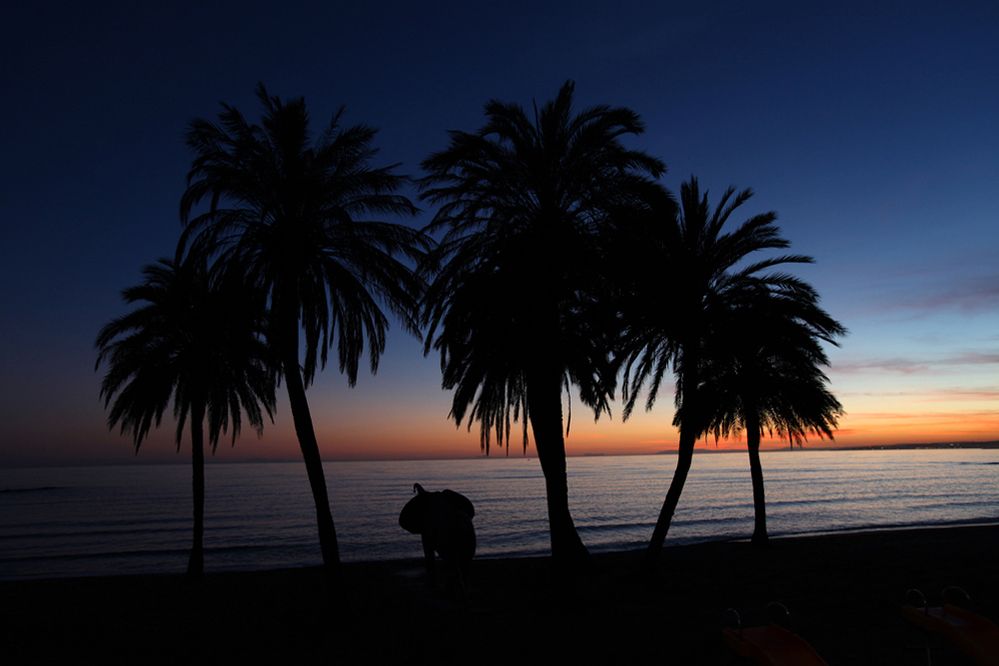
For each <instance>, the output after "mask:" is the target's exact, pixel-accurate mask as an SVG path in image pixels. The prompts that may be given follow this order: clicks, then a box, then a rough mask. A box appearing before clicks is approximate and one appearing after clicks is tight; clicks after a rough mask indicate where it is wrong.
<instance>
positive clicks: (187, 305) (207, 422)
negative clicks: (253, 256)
mask: <svg viewBox="0 0 999 666" xmlns="http://www.w3.org/2000/svg"><path fill="white" fill-rule="evenodd" d="M143 276H144V279H143V282H142V283H141V284H139V285H137V286H134V287H130V288H128V289H126V290H125V291H124V292H123V294H122V295H123V298H124V299H125V302H126V303H128V304H129V305H134V306H136V307H135V309H133V310H132V311H131V312H129V313H127V314H125V315H123V316H121V317H119V318H117V319H115V320H113V321H111V322H110V323H109V324H107V325H106V326H105V327H104V328H103V329H101V331H100V334H99V335H98V336H97V366H98V367H100V366H101V364H105V365H106V367H107V371H106V374H105V375H104V380H103V382H102V383H101V397H102V398H103V399H104V401H105V407H108V408H110V411H109V413H108V427H109V428H112V429H113V428H115V427H116V426H117V427H120V430H121V432H122V434H125V433H130V434H131V435H132V441H133V443H134V445H135V449H136V451H138V449H139V447H140V445H141V444H142V442H143V440H144V439H145V438H146V436H147V435H148V434H149V431H150V429H151V428H153V427H154V426H159V424H160V422H161V420H162V418H163V413H164V412H165V411H166V409H167V407H168V406H169V405H170V403H171V401H172V402H173V414H174V418H176V420H177V448H178V450H179V449H180V444H181V438H182V436H183V432H184V428H185V425H186V424H187V423H188V420H189V421H190V430H191V456H192V465H193V488H194V545H193V547H192V548H191V557H190V560H189V563H188V568H187V572H188V574H189V575H190V576H192V577H198V576H200V575H201V573H202V571H203V569H204V564H203V562H204V554H203V551H204V505H205V469H204V439H205V436H204V435H205V429H206V428H207V430H208V441H209V444H210V445H211V447H212V452H213V453H214V451H215V448H216V447H217V446H218V442H219V439H220V438H221V436H222V435H223V434H224V433H226V432H227V431H228V432H231V434H232V441H233V443H235V441H236V437H237V435H238V434H239V431H240V426H241V424H242V416H241V415H242V414H243V413H245V414H246V418H247V420H248V421H249V423H250V425H251V426H253V427H254V428H255V429H256V431H257V433H258V435H259V434H260V433H261V432H262V429H263V416H264V414H266V415H267V416H268V417H272V416H273V412H274V376H273V372H272V371H271V369H270V354H269V351H268V350H267V347H266V346H265V344H264V342H263V339H262V336H261V333H262V320H263V318H262V308H261V307H260V301H259V299H258V300H256V301H255V300H254V299H252V298H251V297H250V295H249V294H247V292H246V291H245V290H243V289H241V288H240V287H239V286H238V285H234V284H232V283H226V282H224V281H221V280H213V279H212V278H211V277H210V276H209V274H208V271H207V270H206V268H205V265H204V263H203V262H200V261H198V260H197V259H191V258H188V259H185V260H183V261H181V262H179V263H178V262H175V261H172V260H166V259H164V260H160V261H159V262H158V263H156V264H152V265H149V266H147V267H146V268H145V269H144V270H143Z"/></svg>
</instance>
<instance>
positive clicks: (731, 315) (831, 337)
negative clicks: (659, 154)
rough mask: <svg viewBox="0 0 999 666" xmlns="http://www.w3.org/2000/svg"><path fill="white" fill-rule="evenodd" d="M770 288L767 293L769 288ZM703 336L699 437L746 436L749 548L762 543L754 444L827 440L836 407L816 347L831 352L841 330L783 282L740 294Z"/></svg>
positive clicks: (805, 288) (809, 294)
mask: <svg viewBox="0 0 999 666" xmlns="http://www.w3.org/2000/svg"><path fill="white" fill-rule="evenodd" d="M771 286H773V288H769V287H771ZM739 300H740V302H739V303H737V304H735V305H734V306H733V307H732V308H731V309H730V310H729V311H728V312H725V313H723V321H722V322H720V325H718V326H717V327H716V328H715V329H714V330H713V331H712V333H711V335H710V336H709V340H708V342H707V344H706V348H707V349H706V352H705V354H704V363H703V367H702V370H701V377H702V381H703V383H702V385H701V396H702V401H703V404H704V405H705V410H706V412H707V414H708V416H707V422H706V430H707V431H709V432H713V433H714V436H715V438H716V441H717V439H718V438H720V437H728V436H730V435H733V434H736V433H738V432H739V431H741V430H743V429H744V430H745V432H746V444H747V448H748V449H749V466H750V473H751V476H752V480H753V507H754V512H755V526H754V529H753V539H752V541H753V543H754V544H757V545H765V544H766V543H767V540H768V537H767V515H766V501H765V495H764V488H763V467H762V466H761V464H760V439H761V434H762V432H763V431H764V430H766V431H768V432H769V433H771V435H772V434H777V435H779V436H781V437H786V438H787V439H788V440H789V441H790V442H791V445H792V446H794V444H795V443H797V444H798V445H799V446H800V445H801V443H802V441H803V440H804V439H805V438H807V436H808V434H810V433H811V434H815V435H816V436H818V437H819V438H823V437H828V438H830V439H832V438H833V430H834V429H835V428H836V424H837V420H838V417H839V416H840V415H841V414H842V413H843V407H842V405H840V403H839V401H838V400H837V399H836V398H835V396H833V395H832V393H831V392H830V391H829V389H828V387H827V384H828V381H829V380H828V378H827V377H826V375H825V374H824V373H823V372H822V370H821V367H822V366H826V365H828V364H829V359H828V357H827V356H826V353H825V350H824V349H823V347H822V345H821V342H826V343H829V344H833V345H835V344H837V343H836V340H835V338H836V337H837V336H840V335H844V334H845V333H846V329H844V328H843V326H842V325H841V324H840V323H839V322H837V321H836V320H834V319H833V318H832V317H830V316H829V314H828V313H826V312H825V310H823V309H822V308H820V307H819V305H818V300H819V299H818V294H817V293H816V292H815V291H814V290H813V289H812V288H811V287H810V286H809V285H807V284H805V283H803V282H801V281H799V280H796V279H794V278H791V277H788V278H787V280H786V281H784V282H783V283H780V284H777V285H767V284H761V285H756V286H755V288H751V289H749V290H747V293H745V294H743V295H742V296H741V297H740V299H739Z"/></svg>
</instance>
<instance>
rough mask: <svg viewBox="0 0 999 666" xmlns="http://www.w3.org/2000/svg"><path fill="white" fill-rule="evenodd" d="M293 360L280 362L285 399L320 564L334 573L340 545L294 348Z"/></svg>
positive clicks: (338, 566) (337, 569)
mask: <svg viewBox="0 0 999 666" xmlns="http://www.w3.org/2000/svg"><path fill="white" fill-rule="evenodd" d="M296 346H297V345H296ZM294 359H295V360H294V362H292V361H291V360H290V359H286V360H285V362H284V363H283V364H282V367H283V370H284V381H285V384H286V385H287V386H288V402H289V403H290V404H291V413H292V416H293V418H294V420H295V434H296V435H297V436H298V445H299V448H301V450H302V459H303V460H304V461H305V471H306V472H307V473H308V475H309V486H311V488H312V498H313V500H314V501H315V504H316V526H317V527H318V529H319V547H320V549H321V550H322V553H323V565H324V566H325V567H326V568H327V569H328V570H330V571H331V572H337V571H339V568H340V547H339V545H338V544H337V539H336V527H335V526H334V525H333V513H332V512H331V511H330V499H329V493H328V491H327V490H326V475H325V474H324V472H323V460H322V457H321V456H320V455H319V442H318V441H317V440H316V431H315V429H314V428H313V427H312V414H311V412H310V411H309V402H308V400H307V399H306V396H305V384H304V383H303V382H302V371H301V369H300V368H299V366H298V354H297V350H296V354H295V357H294Z"/></svg>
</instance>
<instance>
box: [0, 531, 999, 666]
mask: <svg viewBox="0 0 999 666" xmlns="http://www.w3.org/2000/svg"><path fill="white" fill-rule="evenodd" d="M418 549H419V543H418V542H417V541H414V543H413V550H414V552H418ZM639 563H640V557H639V554H638V553H613V554H608V555H598V556H595V557H594V558H593V561H592V563H591V565H590V566H589V567H588V570H587V571H585V572H583V573H581V574H579V575H577V576H575V577H574V579H573V580H572V581H571V584H569V585H568V586H563V585H562V584H560V582H559V580H557V579H555V578H553V576H552V572H551V569H550V563H549V562H548V561H547V560H545V559H516V560H479V561H476V562H474V563H473V565H472V569H471V574H470V578H469V581H468V582H469V593H468V598H467V602H464V601H462V600H460V596H459V595H457V594H454V593H452V592H450V591H449V590H448V586H447V585H446V584H441V585H439V586H438V587H437V588H435V589H433V588H431V587H430V586H429V584H428V583H427V581H426V579H425V577H424V575H423V570H422V566H421V563H420V562H419V561H417V560H412V561H406V562H383V563H367V564H348V565H346V566H345V567H344V577H343V578H344V583H343V589H342V592H341V593H340V594H338V595H336V596H335V597H333V600H332V601H327V597H326V596H325V595H324V584H323V577H322V574H321V572H320V571H319V570H317V569H298V570H287V571H268V572H256V573H234V574H214V575H209V576H208V577H207V578H206V579H205V581H204V583H203V584H202V585H201V586H193V585H191V584H189V583H187V582H185V580H184V578H183V577H182V576H141V577H132V576H129V577H124V576H123V577H115V578H92V579H77V580H53V581H27V582H7V583H2V584H0V613H2V615H0V622H2V624H0V626H2V629H0V637H2V642H0V645H2V651H0V663H5V664H14V663H33V662H48V661H50V660H55V662H56V663H132V664H148V663H178V664H180V663H192V662H203V663H230V662H236V661H253V662H259V661H263V662H265V663H267V662H269V663H279V664H283V663H337V664H347V663H375V662H379V663H434V664H442V663H463V664H479V663H504V664H519V663H525V662H527V663H535V662H538V661H549V660H555V661H556V663H558V662H561V661H562V658H563V657H565V658H568V659H569V660H572V661H575V662H577V663H622V664H625V663H627V664H656V665H660V664H738V663H743V662H740V661H738V660H736V659H734V658H733V656H732V655H731V654H730V652H729V651H728V650H727V648H726V647H725V645H724V643H723V641H722V639H721V633H720V629H721V627H722V617H723V613H724V611H725V609H726V608H729V607H735V608H738V609H741V610H743V611H749V612H748V613H744V615H748V616H749V619H750V620H752V617H753V613H752V609H760V608H762V607H763V606H764V605H765V604H766V603H767V602H769V601H772V600H779V601H781V602H783V603H784V604H785V605H787V606H788V607H789V608H790V609H791V612H792V616H791V618H790V626H791V627H792V628H793V629H794V630H795V631H796V632H797V633H799V634H800V635H802V636H804V637H806V638H807V639H808V640H809V641H810V642H811V643H812V644H813V645H814V647H815V648H816V650H817V651H818V652H819V653H820V654H821V655H823V656H824V657H825V658H826V660H827V661H828V662H829V663H830V664H900V665H904V664H925V663H926V657H925V651H924V649H923V646H924V641H923V637H922V636H921V634H920V633H919V632H918V631H916V630H914V629H912V628H910V627H909V626H907V625H906V624H905V622H904V621H903V620H902V618H901V616H900V614H899V607H900V605H901V603H902V601H903V599H904V595H905V591H906V590H907V589H908V588H910V587H919V588H922V589H923V591H924V592H926V593H927V595H928V596H929V597H930V599H931V601H932V600H934V599H935V598H937V597H938V595H939V593H940V590H941V589H942V588H943V587H944V586H947V585H959V586H961V587H963V588H964V589H966V590H967V591H968V592H969V593H970V594H971V596H972V599H973V602H974V605H975V607H976V609H977V610H978V611H979V612H980V613H982V614H983V615H985V616H986V617H989V618H991V619H992V620H993V621H996V620H999V574H997V567H999V527H996V526H982V527H955V528H947V529H919V530H904V531H885V532H870V533H862V534H841V535H834V536H821V537H807V538H794V539H780V540H776V541H774V542H773V543H772V545H771V546H770V547H769V548H767V549H765V550H758V549H755V548H753V547H752V546H751V545H750V544H749V543H745V542H738V543H735V542H724V543H721V542H718V543H707V544H698V545H693V546H683V547H672V548H667V549H666V552H665V554H664V556H663V558H662V562H661V564H660V566H659V568H658V570H657V571H656V573H655V575H654V576H651V577H649V576H647V575H643V574H642V573H641V572H640V569H639ZM208 564H209V566H210V565H211V562H210V560H209V562H208ZM566 588H567V589H566ZM931 645H932V646H933V653H932V655H933V663H934V665H935V666H940V665H943V664H963V663H966V662H965V661H964V660H963V659H962V658H961V657H960V656H959V655H958V654H957V653H955V652H954V651H953V650H951V649H949V648H948V647H947V646H946V645H945V644H943V643H941V642H933V643H931Z"/></svg>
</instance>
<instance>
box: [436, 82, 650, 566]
mask: <svg viewBox="0 0 999 666" xmlns="http://www.w3.org/2000/svg"><path fill="white" fill-rule="evenodd" d="M572 94H573V84H572V83H571V82H569V83H566V84H565V85H563V86H562V88H561V90H560V91H559V93H558V95H557V96H556V98H555V99H554V100H553V101H551V102H548V103H547V104H545V105H544V106H543V107H542V108H541V109H540V110H538V109H537V108H536V109H535V112H534V118H533V121H532V120H531V119H530V118H529V117H528V115H527V113H525V111H524V109H523V108H522V107H520V106H518V105H516V104H507V103H502V102H498V101H491V102H489V103H488V104H486V107H485V115H486V119H487V120H486V124H485V125H484V126H483V127H482V128H481V129H480V130H479V131H477V132H472V133H469V132H461V131H453V132H451V141H450V145H449V146H448V147H447V148H446V149H444V150H443V151H441V152H439V153H436V154H434V155H432V156H430V157H429V158H428V159H427V160H425V161H424V163H423V168H424V170H425V171H426V172H427V175H426V177H425V178H424V179H423V180H422V182H421V184H422V187H423V189H424V191H423V197H424V198H425V199H427V200H429V201H430V202H432V203H433V204H438V205H440V208H439V210H438V211H437V213H436V215H435V216H434V219H433V221H432V222H431V224H430V225H429V226H428V231H429V232H431V233H435V232H443V237H442V239H441V242H440V244H439V245H438V247H437V249H436V251H435V253H434V255H433V257H432V262H431V264H430V265H431V267H432V268H431V272H432V273H433V276H434V277H433V281H432V282H431V284H430V285H429V287H428V291H427V298H426V306H425V310H424V321H425V324H426V325H427V326H428V334H427V337H426V351H427V352H428V353H429V351H430V350H431V349H434V348H435V349H437V350H439V352H440V355H441V369H442V372H443V386H444V388H445V389H450V390H453V391H454V396H453V402H452V408H451V414H450V415H451V416H452V417H453V418H454V419H455V421H456V422H457V423H458V424H459V425H460V424H461V423H462V422H463V421H467V423H468V426H469V427H471V425H472V423H473V422H475V421H478V422H479V425H480V428H481V443H482V447H483V449H484V450H485V451H486V453H488V452H489V446H490V437H491V434H490V433H494V434H495V436H496V438H497V439H498V440H500V442H501V443H502V442H503V441H505V442H506V443H507V447H509V435H510V432H511V419H512V420H513V421H516V420H518V419H519V420H521V421H522V425H523V434H524V447H525V450H526V447H527V437H528V428H527V424H528V421H530V424H531V429H532V431H533V435H534V443H535V446H536V448H537V453H538V459H539V461H540V463H541V468H542V470H543V472H544V476H545V484H546V490H547V504H548V518H549V526H550V530H551V547H552V556H553V558H554V559H555V560H556V561H560V562H561V561H566V560H572V559H576V558H579V557H584V556H585V555H586V548H585V547H584V546H583V544H582V541H581V540H580V538H579V535H578V533H577V531H576V528H575V525H574V523H573V520H572V516H571V514H570V512H569V504H568V482H567V478H566V460H565V440H564V437H563V429H564V427H563V426H564V424H563V418H562V404H563V388H565V389H567V390H568V387H569V386H570V385H575V386H576V387H578V390H579V393H580V397H581V399H582V401H583V402H584V403H586V404H587V405H589V406H590V407H592V408H593V410H594V412H595V413H596V415H598V416H599V415H600V413H601V412H603V411H605V410H606V409H607V407H608V398H609V397H610V396H611V395H612V393H613V388H614V384H615V371H614V367H613V366H612V364H611V359H610V356H609V352H610V350H611V345H610V342H609V339H610V337H611V335H612V334H613V328H612V327H609V324H612V323H613V322H612V320H611V317H612V316H613V315H612V313H611V312H610V311H609V305H610V303H609V300H608V299H607V298H604V296H606V294H605V292H604V290H605V286H606V284H607V283H608V281H607V279H606V278H607V276H606V275H605V274H604V273H603V271H602V266H603V262H602V261H601V256H600V255H601V249H600V248H601V242H600V235H601V233H602V231H603V229H604V228H605V226H606V225H607V222H608V216H609V215H610V214H611V211H612V210H614V209H615V207H617V206H621V205H622V203H623V202H626V201H627V200H628V199H629V198H630V197H632V196H633V193H634V192H635V191H636V190H637V189H639V188H641V187H645V186H648V185H649V183H650V177H656V176H659V175H660V174H661V173H662V172H663V170H664V167H663V164H662V163H661V162H660V161H659V160H657V159H654V158H652V157H649V156H648V155H646V154H645V153H642V152H639V151H635V150H630V149H628V148H626V147H625V146H624V145H623V144H622V143H621V141H620V138H621V137H622V136H623V135H627V134H639V133H640V132H642V131H643V129H644V128H643V125H642V123H641V121H640V120H639V118H638V116H637V115H636V114H635V113H634V112H633V111H630V110H628V109H624V108H611V107H607V106H596V107H592V108H589V109H584V110H583V111H581V112H579V113H578V114H574V113H573V110H572ZM508 450H509V448H508Z"/></svg>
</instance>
